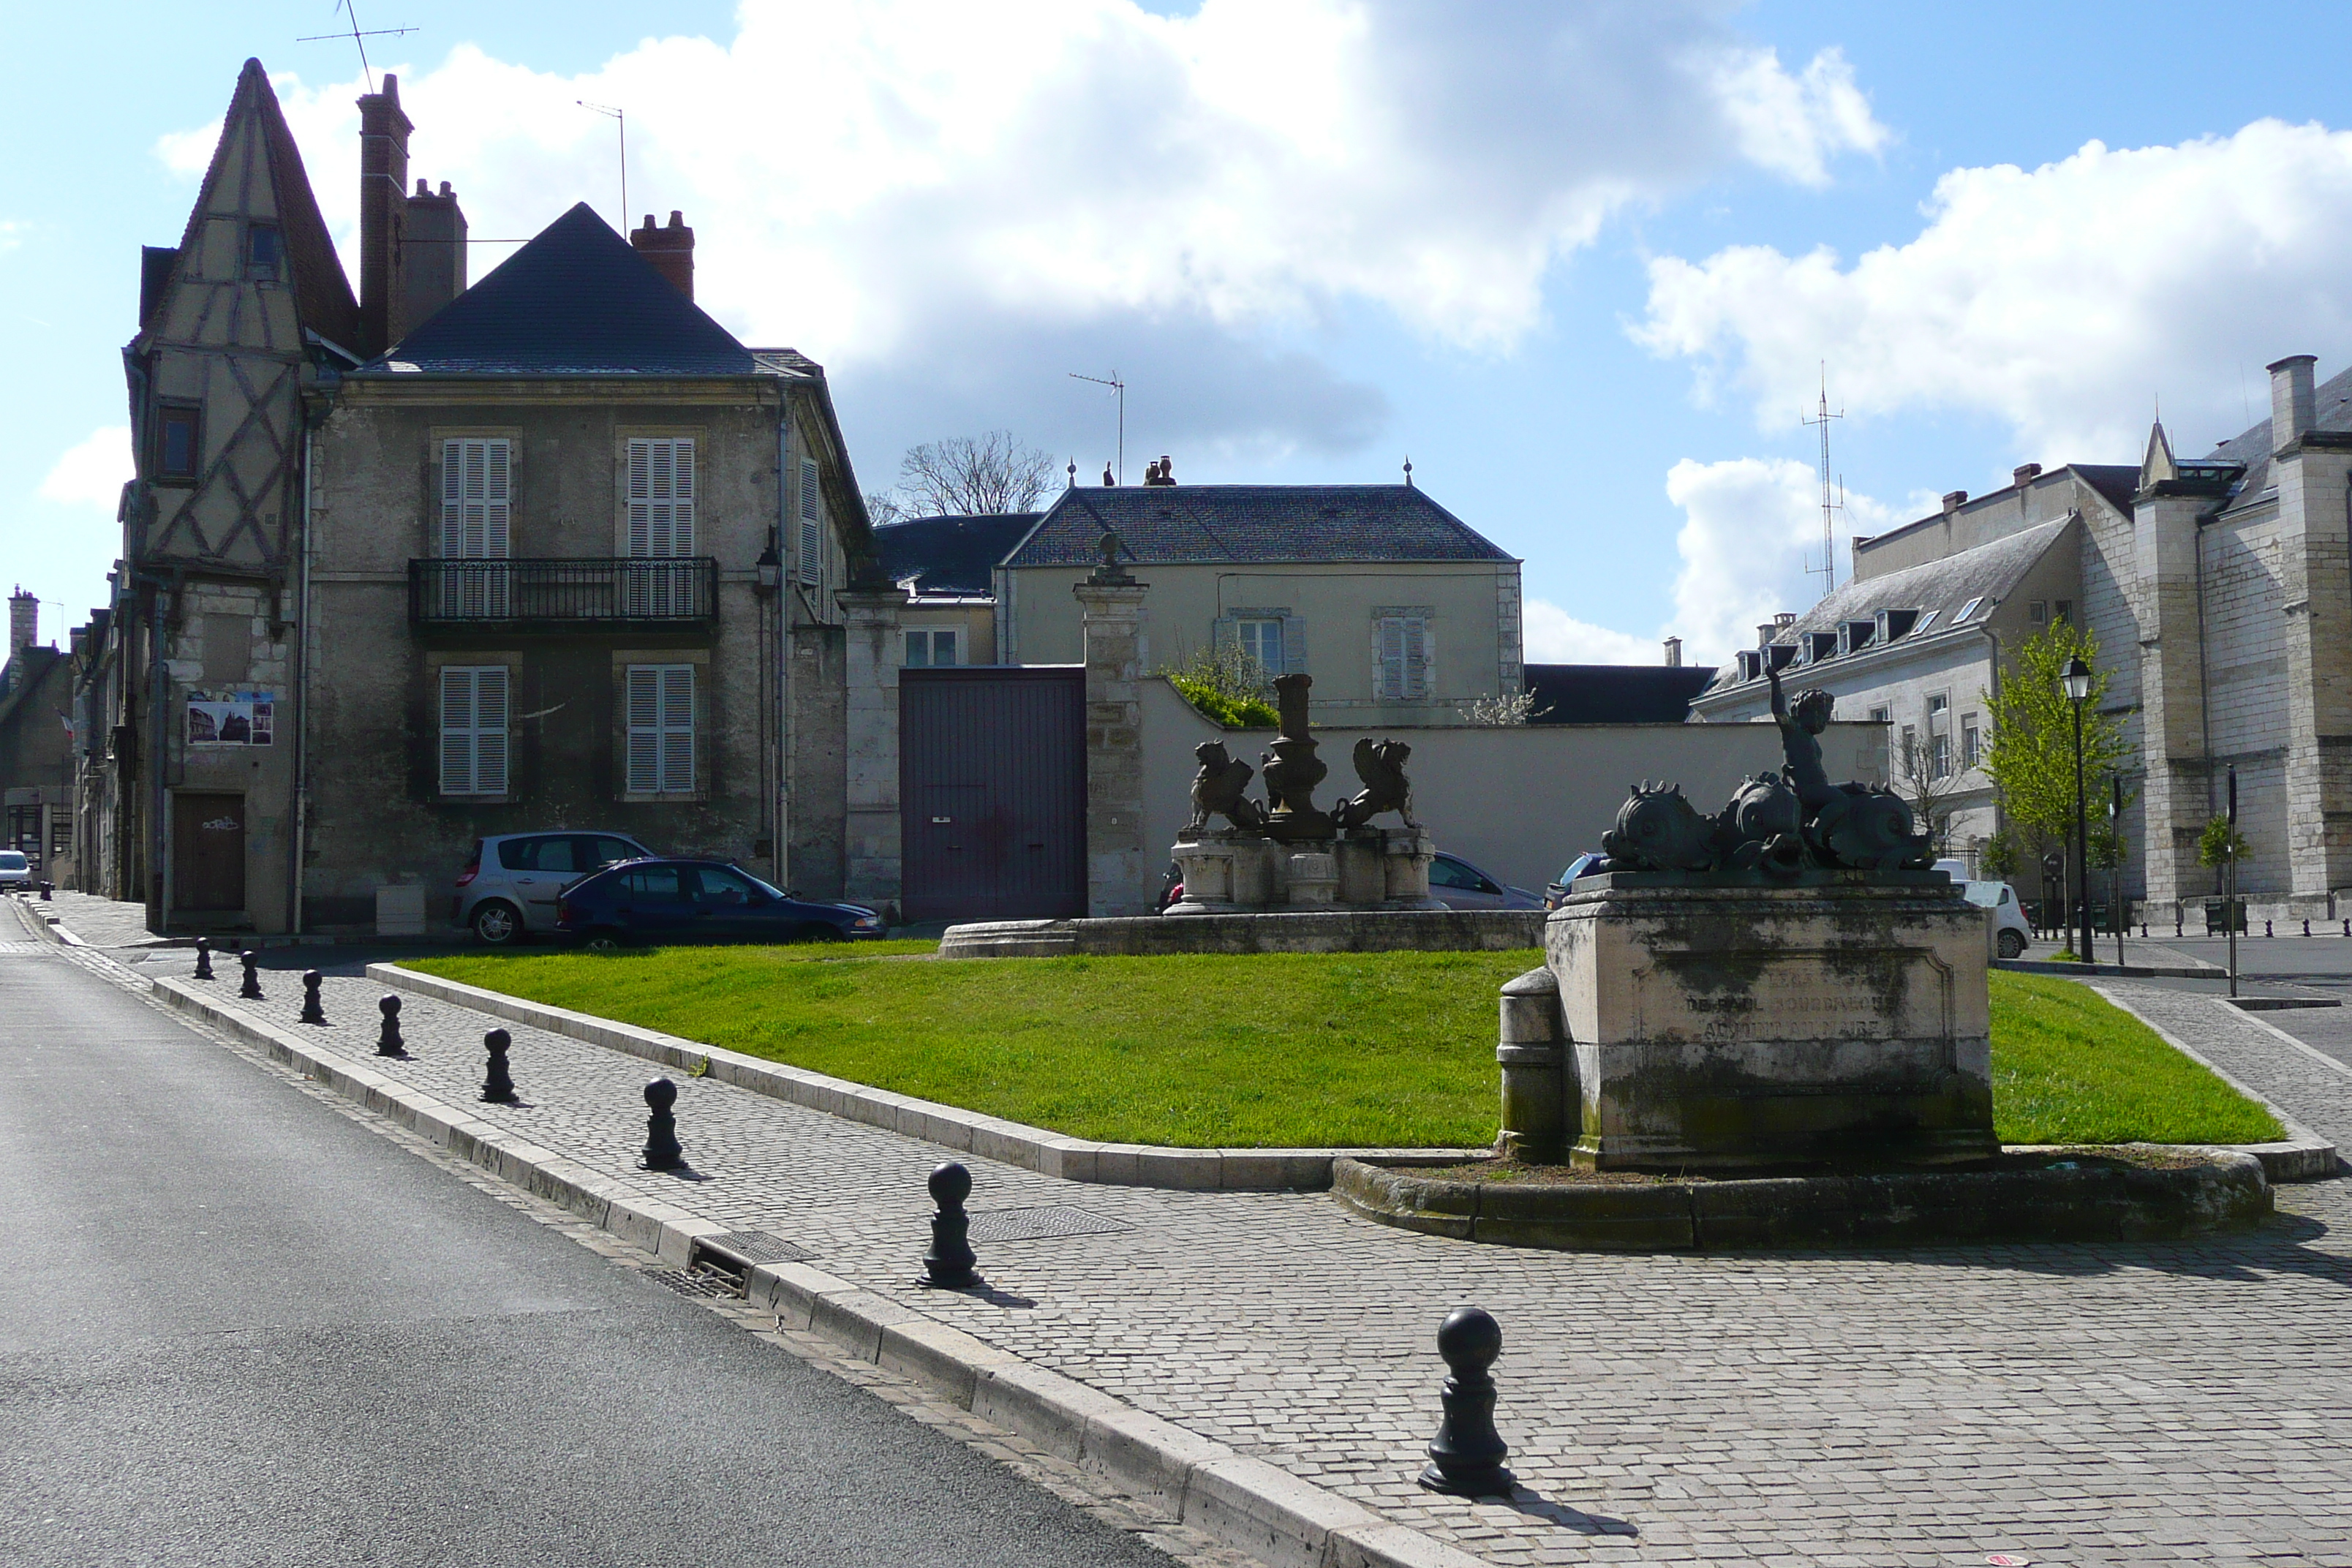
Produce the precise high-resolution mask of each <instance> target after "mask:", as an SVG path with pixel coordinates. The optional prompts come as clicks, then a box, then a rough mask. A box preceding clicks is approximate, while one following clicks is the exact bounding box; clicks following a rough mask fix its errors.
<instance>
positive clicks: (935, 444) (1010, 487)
mask: <svg viewBox="0 0 2352 1568" xmlns="http://www.w3.org/2000/svg"><path fill="white" fill-rule="evenodd" d="M1053 482H1054V459H1053V458H1049V457H1047V456H1046V455H1045V453H1043V452H1040V451H1038V450H1037V449H1036V448H1035V447H1024V446H1023V445H1022V444H1021V443H1020V442H1019V441H1017V440H1015V439H1014V438H1013V432H1011V431H1010V430H991V431H989V432H988V433H987V434H986V435H984V436H976V437H975V436H955V437H950V438H948V439H947V440H944V441H926V442H924V443H923V444H922V445H921V446H919V447H911V448H909V449H908V453H907V455H906V457H905V458H903V459H901V460H900V462H899V464H898V493H899V494H900V495H901V496H903V497H905V498H906V500H905V506H904V510H903V511H902V513H901V515H902V516H908V517H940V516H947V515H973V516H978V515H982V514H989V513H1000V512H1008V511H1028V510H1033V509H1034V507H1035V506H1036V504H1037V502H1038V501H1039V500H1040V499H1042V498H1043V497H1044V496H1045V492H1046V490H1047V489H1050V488H1051V487H1052V485H1053Z"/></svg>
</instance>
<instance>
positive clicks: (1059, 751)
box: [898, 666, 1087, 921]
mask: <svg viewBox="0 0 2352 1568" xmlns="http://www.w3.org/2000/svg"><path fill="white" fill-rule="evenodd" d="M898 803H899V805H898V809H899V846H900V849H899V852H900V855H901V856H902V860H901V864H902V866H903V867H904V868H905V869H904V876H905V880H904V882H903V884H902V887H903V891H902V895H901V898H900V905H901V908H902V910H903V911H904V913H905V917H906V918H907V919H908V920H910V921H934V920H1018V919H1022V918H1024V917H1066V916H1071V915H1083V914H1085V913H1086V912H1087V742H1086V671H1085V670H1083V669H1076V668H1061V667H1037V666H1030V667H1027V668H1008V667H1001V666H999V667H990V666H980V667H973V666H962V667H958V668H932V669H907V670H901V671H899V674H898Z"/></svg>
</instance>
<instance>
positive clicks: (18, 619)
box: [8, 588, 41, 658]
mask: <svg viewBox="0 0 2352 1568" xmlns="http://www.w3.org/2000/svg"><path fill="white" fill-rule="evenodd" d="M40 626H41V601H40V600H39V599H37V598H36V597H35V596H34V595H30V594H27V593H26V592H25V590H24V589H22V588H18V589H17V590H16V592H15V593H13V594H11V595H8V657H9V658H16V656H17V655H18V654H19V653H22V652H23V651H24V650H25V649H26V648H28V647H32V646H33V639H34V638H36V637H39V636H40V635H41V634H40Z"/></svg>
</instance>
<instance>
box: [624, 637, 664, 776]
mask: <svg viewBox="0 0 2352 1568" xmlns="http://www.w3.org/2000/svg"><path fill="white" fill-rule="evenodd" d="M627 679H628V692H627V702H628V710H629V711H628V729H629V756H628V782H627V789H628V793H629V794H631V795H653V794H655V793H656V792H657V791H658V790H659V789H660V788H661V672H660V670H659V669H658V668H656V667H654V666H652V665H631V666H630V667H629V669H628V672H627Z"/></svg>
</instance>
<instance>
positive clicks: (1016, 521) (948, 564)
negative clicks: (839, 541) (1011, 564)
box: [874, 511, 1040, 597]
mask: <svg viewBox="0 0 2352 1568" xmlns="http://www.w3.org/2000/svg"><path fill="white" fill-rule="evenodd" d="M1039 515H1040V514H1039V513H1037V512H1034V511H1008V512H1003V513H1001V514H997V515H993V516H984V517H910V518H908V519H907V520H906V521H903V522H892V523H885V524H884V525H883V526H881V527H879V528H877V529H876V530H875V531H874V552H875V554H876V555H877V557H879V558H880V560H881V563H882V571H883V574H885V575H886V576H887V577H888V578H889V579H890V581H892V582H893V583H904V582H906V581H907V580H908V578H910V577H911V578H913V579H914V580H915V592H916V593H918V594H954V595H961V596H963V597H979V596H982V595H988V594H992V593H993V592H995V580H994V578H993V576H992V572H993V571H994V569H995V566H996V563H998V562H1000V561H1002V560H1003V559H1004V556H1005V552H1007V551H1009V550H1011V549H1012V548H1013V546H1014V545H1016V544H1018V543H1020V542H1021V536H1022V535H1023V534H1024V533H1027V532H1028V531H1029V530H1030V529H1031V528H1032V527H1034V525H1035V524H1036V521H1037V519H1038V517H1039Z"/></svg>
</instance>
